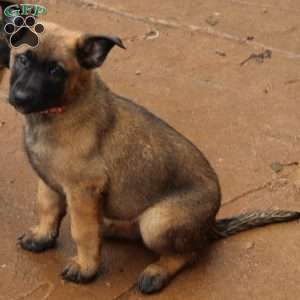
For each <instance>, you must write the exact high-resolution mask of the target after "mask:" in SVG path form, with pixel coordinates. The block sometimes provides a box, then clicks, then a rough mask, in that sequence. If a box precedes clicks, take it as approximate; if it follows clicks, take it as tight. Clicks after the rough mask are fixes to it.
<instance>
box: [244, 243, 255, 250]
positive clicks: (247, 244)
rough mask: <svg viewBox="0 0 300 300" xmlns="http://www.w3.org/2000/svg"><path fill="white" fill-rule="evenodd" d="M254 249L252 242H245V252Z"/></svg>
mask: <svg viewBox="0 0 300 300" xmlns="http://www.w3.org/2000/svg"><path fill="white" fill-rule="evenodd" d="M253 247H254V242H247V243H246V245H245V249H246V250H250V249H252V248H253Z"/></svg>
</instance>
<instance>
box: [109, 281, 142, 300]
mask: <svg viewBox="0 0 300 300" xmlns="http://www.w3.org/2000/svg"><path fill="white" fill-rule="evenodd" d="M135 289H136V283H134V284H133V285H132V286H130V287H129V288H127V289H126V290H124V291H123V292H122V293H121V294H119V295H118V296H116V297H114V298H113V299H112V300H126V299H128V297H129V296H130V295H131V293H132V292H133V291H134V290H135Z"/></svg>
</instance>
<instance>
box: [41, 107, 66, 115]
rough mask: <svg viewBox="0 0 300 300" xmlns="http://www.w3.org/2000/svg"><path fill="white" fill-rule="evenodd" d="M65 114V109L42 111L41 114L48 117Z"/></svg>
mask: <svg viewBox="0 0 300 300" xmlns="http://www.w3.org/2000/svg"><path fill="white" fill-rule="evenodd" d="M63 112H65V108H64V107H52V108H49V109H47V110H44V111H41V112H39V113H40V114H42V115H48V114H61V113H63Z"/></svg>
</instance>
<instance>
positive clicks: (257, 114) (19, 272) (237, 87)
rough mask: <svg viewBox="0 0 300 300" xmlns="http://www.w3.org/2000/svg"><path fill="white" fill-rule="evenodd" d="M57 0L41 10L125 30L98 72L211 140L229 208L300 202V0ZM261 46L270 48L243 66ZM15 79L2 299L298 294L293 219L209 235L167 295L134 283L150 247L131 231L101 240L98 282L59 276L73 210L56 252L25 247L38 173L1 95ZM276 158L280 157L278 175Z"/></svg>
mask: <svg viewBox="0 0 300 300" xmlns="http://www.w3.org/2000/svg"><path fill="white" fill-rule="evenodd" d="M49 2H50V4H48V8H49V13H48V16H47V17H46V19H48V20H52V21H55V22H58V23H60V24H64V25H66V26H67V27H69V28H73V29H78V30H79V29H80V30H82V31H89V32H92V33H107V34H114V35H118V36H120V37H121V38H122V39H123V40H124V42H125V44H126V45H127V48H128V49H127V50H126V51H123V50H119V49H114V50H113V51H112V55H111V56H110V58H109V59H108V60H107V62H106V63H105V65H104V66H103V67H102V69H101V71H100V73H101V75H102V77H103V78H104V79H105V80H106V81H107V83H108V84H109V85H110V87H111V88H112V89H113V90H114V91H115V92H117V93H120V94H122V95H124V96H127V97H130V98H133V99H135V101H136V102H137V103H139V104H141V105H144V106H145V107H147V108H148V109H149V110H151V111H153V112H154V113H155V114H157V115H158V116H160V117H161V118H163V119H165V120H166V121H168V122H169V123H170V124H171V125H172V126H174V127H175V128H176V129H177V130H178V131H180V132H181V133H183V134H184V135H186V136H187V137H188V138H189V139H190V140H191V141H193V142H194V143H195V144H196V145H197V146H198V147H199V148H200V149H202V150H203V152H204V153H205V154H206V156H207V157H208V158H209V160H210V161H211V163H212V165H213V166H214V167H215V169H216V171H217V173H218V174H219V176H220V181H221V186H222V190H223V207H222V209H221V211H220V217H223V216H230V215H232V214H235V213H238V212H241V211H246V210H251V209H252V210H253V209H256V208H284V209H293V210H300V192H298V190H299V189H297V187H296V186H295V182H296V180H295V179H297V177H296V176H295V172H296V170H297V167H296V166H295V165H294V164H293V162H297V161H299V160H300V126H299V118H300V110H299V99H298V94H299V92H300V72H299V70H300V38H299V36H300V18H299V15H300V4H299V1H298V0H279V1H275V0H263V1H261V0H204V1H200V0H185V1H179V0H164V1H161V0H152V1H141V0H126V1H124V0H103V1H92V0H89V1H82V0H75V1H49ZM265 50H271V51H272V56H271V58H269V57H266V58H265V59H262V58H260V59H259V58H257V59H255V58H253V59H250V60H249V61H248V62H246V63H245V64H243V65H240V63H241V62H242V61H244V60H245V59H246V58H248V57H249V56H250V55H251V54H252V53H256V54H258V53H262V52H263V51H265ZM7 77H8V74H7ZM7 85H8V82H7V78H6V81H5V82H4V83H3V84H2V86H1V90H0V98H1V103H0V170H1V171H0V182H1V184H0V238H1V245H0V279H1V280H0V300H69V299H70V300H71V299H72V300H73V299H74V300H77V299H80V300H85V299H86V300H87V299H88V300H93V299H103V300H116V299H118V300H138V299H144V298H147V299H153V300H160V299H161V300H167V299H172V300H183V299H189V300H198V299H207V300H219V299H235V300H239V299H243V300H248V299H272V300H277V299H280V300H281V299H291V300H294V299H299V293H300V276H299V275H300V263H299V262H300V227H299V224H298V222H293V223H289V224H283V225H274V226H270V227H267V228H263V229H257V230H253V231H251V232H246V233H242V234H239V235H237V236H234V237H232V238H229V239H227V240H223V241H220V242H217V243H215V244H213V245H212V246H211V247H210V248H209V249H208V251H207V252H208V253H207V254H206V255H204V256H203V257H201V258H200V260H199V262H198V263H197V264H196V265H195V266H194V267H193V268H191V269H188V270H186V271H184V272H183V273H181V274H180V276H178V277H177V278H176V279H175V280H174V281H173V282H172V283H171V284H170V286H169V287H167V288H166V289H165V290H164V291H163V292H162V293H160V294H158V295H153V296H148V297H145V296H142V295H141V294H139V293H138V292H137V290H136V288H135V281H136V279H137V277H138V274H139V273H140V272H141V271H142V270H143V268H145V266H146V265H147V264H148V263H150V262H151V261H153V260H154V259H155V256H154V255H153V254H151V253H150V252H149V251H147V250H146V249H145V248H144V247H143V246H142V245H138V244H131V243H125V242H106V243H105V246H104V249H103V266H102V272H101V273H102V274H101V276H100V277H99V278H98V279H97V280H96V281H95V282H94V283H92V284H90V285H87V286H76V285H74V284H69V283H64V282H63V281H62V280H61V278H60V276H59V273H60V272H61V270H62V268H63V266H64V264H65V262H66V259H67V257H69V256H70V255H72V253H73V252H74V245H73V242H72V241H71V238H70V233H69V226H68V224H69V222H68V220H66V221H65V222H64V224H63V228H62V232H61V237H60V239H59V244H58V247H57V249H55V250H52V251H49V252H47V253H43V254H38V255H37V254H31V253H27V252H24V251H22V250H20V249H19V248H18V247H17V246H16V242H15V241H16V238H17V236H18V235H20V234H21V233H23V232H24V231H25V230H26V229H27V228H28V227H29V226H31V225H32V224H33V223H34V222H35V220H36V217H35V211H34V202H35V195H36V182H37V178H36V176H35V175H34V173H33V171H32V170H31V169H30V167H29V164H28V163H27V161H26V158H25V155H24V151H23V149H22V138H21V128H22V117H21V116H19V115H17V113H16V112H15V111H14V110H13V109H12V108H11V107H10V106H9V105H7V104H6V101H5V100H6V97H7ZM274 162H280V163H282V164H285V166H283V169H282V170H281V171H280V172H275V169H276V167H277V165H278V164H277V165H276V164H274ZM272 163H273V165H272ZM271 166H273V168H272V167H271ZM296 183H297V182H296Z"/></svg>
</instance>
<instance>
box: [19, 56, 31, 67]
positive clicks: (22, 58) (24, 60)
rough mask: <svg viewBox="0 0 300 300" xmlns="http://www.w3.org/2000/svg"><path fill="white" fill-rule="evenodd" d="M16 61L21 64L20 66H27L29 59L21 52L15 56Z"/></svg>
mask: <svg viewBox="0 0 300 300" xmlns="http://www.w3.org/2000/svg"><path fill="white" fill-rule="evenodd" d="M17 62H18V63H19V64H20V65H21V66H24V67H26V66H28V65H29V59H28V57H27V56H26V55H25V54H21V55H19V56H18V57H17Z"/></svg>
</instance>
